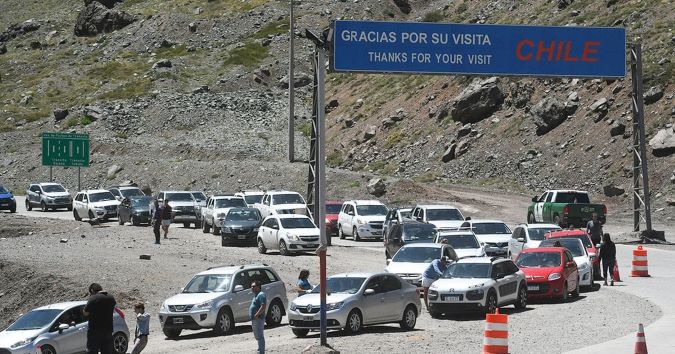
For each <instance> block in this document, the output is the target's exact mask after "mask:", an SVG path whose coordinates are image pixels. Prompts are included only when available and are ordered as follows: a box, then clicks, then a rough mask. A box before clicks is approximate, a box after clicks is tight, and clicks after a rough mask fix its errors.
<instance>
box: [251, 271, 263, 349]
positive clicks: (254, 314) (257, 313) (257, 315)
mask: <svg viewBox="0 0 675 354" xmlns="http://www.w3.org/2000/svg"><path fill="white" fill-rule="evenodd" d="M251 290H253V301H251V306H250V307H249V308H248V314H249V316H250V317H251V327H253V336H255V339H256V340H257V341H258V354H263V353H265V334H264V330H265V309H266V308H267V306H266V305H267V296H266V295H265V293H264V292H262V289H261V287H260V281H259V280H255V281H253V282H252V283H251Z"/></svg>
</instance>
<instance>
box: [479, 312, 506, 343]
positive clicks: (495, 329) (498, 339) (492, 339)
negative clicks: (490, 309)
mask: <svg viewBox="0 0 675 354" xmlns="http://www.w3.org/2000/svg"><path fill="white" fill-rule="evenodd" d="M508 352H509V317H508V316H507V315H502V314H500V313H499V309H497V310H496V311H495V313H494V314H487V315H486V316H485V339H484V340H483V354H507V353H508Z"/></svg>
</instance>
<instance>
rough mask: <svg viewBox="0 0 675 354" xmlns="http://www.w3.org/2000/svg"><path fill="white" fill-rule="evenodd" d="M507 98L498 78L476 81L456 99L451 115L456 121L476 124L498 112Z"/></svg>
mask: <svg viewBox="0 0 675 354" xmlns="http://www.w3.org/2000/svg"><path fill="white" fill-rule="evenodd" d="M505 97H506V96H505V95H504V93H503V92H502V90H501V89H500V88H499V85H498V79H497V78H496V77H491V78H489V79H486V80H482V81H478V80H476V81H474V82H473V83H472V84H471V85H469V87H467V88H466V89H464V91H462V93H460V94H459V95H458V96H457V97H455V101H454V103H453V105H452V111H451V112H450V114H451V115H452V119H454V120H455V121H459V122H462V123H465V124H466V123H476V122H479V121H481V120H483V119H485V118H487V117H489V116H491V115H492V114H493V113H494V112H496V111H497V110H498V109H499V106H500V105H501V104H502V103H503V102H504V98H505Z"/></svg>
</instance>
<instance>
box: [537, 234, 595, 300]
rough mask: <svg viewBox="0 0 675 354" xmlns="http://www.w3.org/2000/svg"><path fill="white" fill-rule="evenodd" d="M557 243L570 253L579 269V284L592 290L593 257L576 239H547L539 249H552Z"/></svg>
mask: <svg viewBox="0 0 675 354" xmlns="http://www.w3.org/2000/svg"><path fill="white" fill-rule="evenodd" d="M557 242H560V244H561V245H562V247H565V248H567V249H568V250H569V251H570V252H571V253H572V256H573V257H574V261H575V262H576V263H577V268H579V283H580V284H581V286H583V287H585V288H588V289H589V290H592V289H593V285H594V284H595V283H594V278H593V258H595V256H593V257H591V256H589V254H588V251H586V247H584V244H583V243H581V240H579V239H578V238H568V237H558V238H555V239H548V240H544V241H541V243H540V244H539V247H553V246H555V245H556V243H557Z"/></svg>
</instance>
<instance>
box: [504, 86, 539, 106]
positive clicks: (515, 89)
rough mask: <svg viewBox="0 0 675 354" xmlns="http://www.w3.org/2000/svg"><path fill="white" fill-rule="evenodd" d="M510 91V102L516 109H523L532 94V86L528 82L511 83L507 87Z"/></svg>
mask: <svg viewBox="0 0 675 354" xmlns="http://www.w3.org/2000/svg"><path fill="white" fill-rule="evenodd" d="M509 89H510V91H511V100H512V101H513V105H514V106H515V107H516V108H523V107H525V106H526V105H527V104H528V103H530V99H531V98H532V95H533V94H534V86H532V84H530V83H528V82H520V81H518V82H512V83H511V84H510V85H509Z"/></svg>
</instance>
